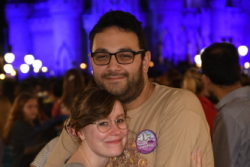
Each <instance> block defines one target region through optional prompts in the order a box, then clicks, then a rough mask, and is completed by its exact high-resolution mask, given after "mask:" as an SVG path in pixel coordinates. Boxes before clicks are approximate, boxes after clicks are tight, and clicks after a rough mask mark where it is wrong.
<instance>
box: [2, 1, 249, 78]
mask: <svg viewBox="0 0 250 167" xmlns="http://www.w3.org/2000/svg"><path fill="white" fill-rule="evenodd" d="M84 2H85V1H84V0H69V1H65V0H47V1H45V0H44V1H37V3H7V4H6V7H5V14H6V21H7V23H8V28H9V34H8V36H9V40H8V41H9V45H10V46H11V47H12V52H13V53H14V54H15V56H16V57H15V61H14V62H13V63H12V65H13V67H14V68H15V69H17V70H18V71H19V76H20V77H21V78H23V77H25V75H27V74H22V73H21V72H20V66H21V64H24V63H25V62H24V56H25V55H27V54H32V55H34V57H35V58H36V59H39V60H41V61H42V64H43V65H44V66H45V67H47V68H48V72H47V73H49V74H52V73H53V75H62V74H63V73H64V72H65V71H66V70H68V69H70V68H72V67H76V68H80V64H81V63H85V64H87V70H88V72H89V73H90V72H91V66H90V62H89V57H88V53H89V52H90V51H89V41H88V35H87V34H88V33H89V32H90V30H91V29H92V27H93V25H94V24H95V23H96V22H97V20H98V19H99V17H100V16H101V15H102V14H103V13H105V12H107V11H109V10H111V9H112V10H118V9H119V10H124V11H128V12H131V13H133V14H134V15H136V17H137V18H138V19H139V20H140V21H142V22H143V27H144V28H145V32H146V35H147V38H148V44H149V49H150V50H151V51H152V60H153V61H154V60H157V61H159V62H160V63H162V62H164V60H169V61H172V62H175V63H177V62H178V61H185V60H187V59H189V60H188V61H190V62H192V63H194V57H195V56H196V55H197V54H198V53H199V52H200V50H201V49H203V48H204V47H206V46H208V45H209V44H211V43H212V42H221V41H227V42H232V43H233V44H235V45H236V46H237V47H239V46H241V45H244V46H246V47H247V48H249V47H250V38H249V37H250V31H248V30H249V29H250V25H249V24H247V22H248V20H250V16H249V15H248V14H247V12H246V11H247V10H248V11H249V9H250V5H249V3H248V2H246V1H241V3H237V0H231V1H230V2H231V3H230V4H229V1H228V2H227V0H210V1H209V3H208V2H207V1H206V0H154V1H151V0H148V1H144V0H131V1H127V0H102V1H99V0H92V1H90V0H88V3H84ZM84 4H89V6H88V8H87V7H84ZM246 61H249V56H248V55H246V56H244V57H241V64H242V65H243V64H244V62H246ZM155 65H156V64H155Z"/></svg>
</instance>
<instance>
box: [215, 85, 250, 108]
mask: <svg viewBox="0 0 250 167" xmlns="http://www.w3.org/2000/svg"><path fill="white" fill-rule="evenodd" d="M249 93H250V89H249V86H244V87H241V88H238V89H235V90H233V91H232V92H230V93H228V94H227V95H226V96H225V97H223V98H222V99H221V100H220V101H219V103H217V105H216V109H217V110H218V111H219V110H220V109H221V108H222V107H223V106H224V105H226V104H227V103H228V102H230V101H231V100H233V99H234V98H236V97H247V96H248V94H249Z"/></svg>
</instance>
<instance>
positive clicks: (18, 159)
mask: <svg viewBox="0 0 250 167" xmlns="http://www.w3.org/2000/svg"><path fill="white" fill-rule="evenodd" d="M53 125H54V124H52V123H51V122H49V123H48V124H46V126H45V124H43V126H41V124H40V121H39V106H38V102H37V97H36V96H34V95H33V94H30V93H26V92H25V93H21V94H19V95H18V96H17V97H16V99H15V101H14V104H13V106H12V107H11V110H10V114H9V116H8V119H7V122H6V125H5V127H4V132H3V139H4V142H5V144H10V146H12V148H13V161H12V165H11V166H12V167H28V166H29V164H30V162H31V161H32V160H33V159H34V157H35V155H36V154H37V153H38V152H39V151H40V149H41V148H42V147H43V146H44V145H45V144H46V143H47V142H48V141H49V140H50V139H52V138H53V137H55V136H56V133H55V131H53V129H51V127H52V126H53Z"/></svg>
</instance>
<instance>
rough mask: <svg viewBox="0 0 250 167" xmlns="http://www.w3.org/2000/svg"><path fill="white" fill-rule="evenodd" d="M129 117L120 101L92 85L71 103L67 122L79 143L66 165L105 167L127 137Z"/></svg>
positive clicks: (123, 145) (120, 150)
mask: <svg viewBox="0 0 250 167" xmlns="http://www.w3.org/2000/svg"><path fill="white" fill-rule="evenodd" d="M129 119H130V118H129V117H128V116H127V115H126V110H125V107H124V106H123V104H122V103H121V102H120V101H119V100H118V99H117V98H116V97H115V96H113V95H111V94H109V93H108V92H106V91H105V90H103V89H100V88H97V87H91V88H89V89H87V90H86V91H84V92H82V93H80V94H79V95H78V96H77V97H76V99H75V102H74V103H73V107H72V110H71V115H70V118H69V121H68V126H67V127H70V129H71V131H70V132H69V133H70V134H71V135H73V136H75V137H76V138H77V139H78V140H79V142H80V146H79V148H78V150H77V151H76V152H75V153H74V154H73V155H72V156H71V157H70V159H69V160H68V161H67V164H66V165H64V166H65V167H74V166H77V165H78V166H79V167H80V166H81V167H83V166H84V167H105V166H106V165H107V163H108V162H109V159H110V158H111V157H115V156H119V155H121V154H122V152H123V150H124V147H125V145H126V141H127V134H128V123H129Z"/></svg>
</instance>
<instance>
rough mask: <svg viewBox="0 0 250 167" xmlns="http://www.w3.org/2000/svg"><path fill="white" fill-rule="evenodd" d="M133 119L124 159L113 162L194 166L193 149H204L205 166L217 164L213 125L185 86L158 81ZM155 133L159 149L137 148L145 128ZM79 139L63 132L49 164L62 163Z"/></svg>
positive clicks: (132, 114)
mask: <svg viewBox="0 0 250 167" xmlns="http://www.w3.org/2000/svg"><path fill="white" fill-rule="evenodd" d="M128 115H129V116H130V117H131V118H132V119H131V123H130V128H129V129H130V135H129V141H128V144H127V148H126V149H125V153H124V155H123V158H116V160H115V159H114V160H112V161H111V162H110V164H109V166H112V165H111V163H114V164H118V163H117V162H116V161H117V159H120V160H122V162H119V164H120V163H126V164H127V165H128V166H138V167H144V166H147V167H191V152H193V151H196V150H197V149H199V148H200V149H201V153H202V167H213V166H214V160H213V153H212V145H211V139H210V135H209V127H208V124H207V121H206V118H205V115H204V111H203V109H202V106H201V104H200V102H199V100H198V99H197V97H196V96H195V95H194V94H193V93H191V92H189V91H187V90H182V89H174V88H169V87H166V86H162V85H158V84H155V89H154V92H153V94H152V95H151V96H150V98H149V99H148V100H147V101H146V102H145V103H143V104H142V105H141V106H139V107H138V108H136V109H134V110H130V111H128ZM146 129H147V130H150V131H152V132H154V134H155V135H156V138H157V145H156V148H155V149H154V150H153V151H152V152H150V153H147V154H146V153H140V152H139V151H138V150H137V149H136V143H137V142H136V141H138V140H139V139H137V135H138V134H139V133H140V132H142V131H143V130H146ZM77 147H78V145H77V142H76V141H74V140H73V139H72V138H70V137H69V135H68V134H67V132H65V131H63V132H62V134H61V136H60V139H59V142H58V143H57V144H56V146H55V148H54V150H53V151H52V153H51V156H50V157H49V159H48V160H47V163H46V165H45V167H58V166H62V165H63V163H64V161H65V160H66V159H67V158H69V157H70V156H71V155H72V154H73V152H75V151H76V150H77ZM124 157H125V159H124Z"/></svg>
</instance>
